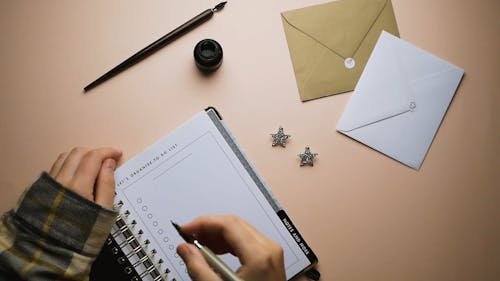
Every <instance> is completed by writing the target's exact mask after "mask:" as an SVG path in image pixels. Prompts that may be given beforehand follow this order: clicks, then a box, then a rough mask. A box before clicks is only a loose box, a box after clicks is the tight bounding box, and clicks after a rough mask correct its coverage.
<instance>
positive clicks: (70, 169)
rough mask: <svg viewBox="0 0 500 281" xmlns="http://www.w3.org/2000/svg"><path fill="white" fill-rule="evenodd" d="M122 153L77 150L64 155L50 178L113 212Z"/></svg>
mask: <svg viewBox="0 0 500 281" xmlns="http://www.w3.org/2000/svg"><path fill="white" fill-rule="evenodd" d="M121 155H122V152H121V151H119V150H116V149H114V148H99V149H89V148H83V147H76V148H73V149H72V150H71V151H70V152H69V153H62V154H60V155H59V157H58V158H57V160H56V161H55V162H54V164H53V165H52V168H51V169H50V172H49V175H50V176H51V177H52V178H53V179H55V180H56V181H58V182H59V183H60V184H62V185H63V186H65V187H67V188H69V189H71V190H73V191H75V192H76V193H78V194H79V195H81V196H83V197H85V198H87V199H88V200H90V201H93V202H95V203H97V204H99V205H101V206H102V207H105V208H108V209H111V208H112V206H113V199H114V197H115V179H114V170H115V168H116V162H117V161H118V159H119V158H120V157H121Z"/></svg>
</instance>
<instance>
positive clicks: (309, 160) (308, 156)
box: [298, 146, 318, 166]
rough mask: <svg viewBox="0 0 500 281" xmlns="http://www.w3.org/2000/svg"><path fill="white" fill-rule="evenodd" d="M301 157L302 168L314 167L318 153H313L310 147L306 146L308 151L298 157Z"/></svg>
mask: <svg viewBox="0 0 500 281" xmlns="http://www.w3.org/2000/svg"><path fill="white" fill-rule="evenodd" d="M298 156H299V157H300V166H305V165H309V166H314V163H313V161H314V157H316V156H318V153H311V149H310V148H309V146H306V151H304V153H300V154H299V155H298Z"/></svg>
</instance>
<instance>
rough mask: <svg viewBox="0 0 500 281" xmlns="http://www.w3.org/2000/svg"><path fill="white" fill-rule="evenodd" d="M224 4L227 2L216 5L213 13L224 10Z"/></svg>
mask: <svg viewBox="0 0 500 281" xmlns="http://www.w3.org/2000/svg"><path fill="white" fill-rule="evenodd" d="M226 3H227V1H224V2H221V3H219V4H217V5H215V7H214V8H213V9H212V11H213V12H217V11H220V10H222V9H223V8H224V6H226Z"/></svg>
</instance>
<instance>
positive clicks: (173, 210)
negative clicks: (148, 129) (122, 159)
mask: <svg viewBox="0 0 500 281" xmlns="http://www.w3.org/2000/svg"><path fill="white" fill-rule="evenodd" d="M115 180H116V192H117V196H116V199H115V200H116V201H117V202H118V201H120V200H121V201H122V202H123V204H124V205H123V207H122V210H129V211H130V213H131V214H130V218H129V220H131V219H134V220H136V222H137V225H136V227H135V228H136V229H142V230H143V232H144V234H143V239H142V240H144V239H146V238H147V239H149V240H150V242H151V243H150V245H149V246H148V249H149V250H151V249H156V251H157V254H156V259H159V258H161V259H162V260H163V261H164V263H163V265H162V268H163V270H164V269H165V268H169V269H170V271H171V273H170V274H169V279H168V280H172V279H173V278H175V279H176V280H177V281H179V280H186V281H187V280H191V279H190V278H189V276H188V274H187V271H186V266H185V264H184V262H183V261H182V259H181V258H180V257H179V256H178V255H177V253H176V247H177V245H179V244H180V243H183V242H184V241H183V240H182V238H181V237H180V236H179V235H178V234H177V232H176V230H175V229H174V228H173V226H172V225H171V223H170V220H173V221H175V222H177V223H180V224H184V223H187V222H189V221H191V220H193V219H194V218H196V217H198V216H200V215H207V214H231V215H237V216H240V217H241V218H243V219H244V220H246V221H248V222H249V223H250V224H252V225H254V226H255V227H256V228H257V229H258V230H259V231H261V232H262V233H264V234H265V235H266V236H267V237H269V238H271V239H272V240H274V241H276V242H277V243H279V244H280V245H281V246H282V247H283V250H284V255H285V268H286V271H287V278H291V277H292V276H294V275H296V274H297V273H298V272H300V271H301V270H303V269H304V268H305V267H307V266H308V265H309V264H310V262H309V260H308V259H307V257H306V256H305V255H304V253H303V252H302V250H301V249H300V248H299V246H298V245H297V243H296V242H295V241H294V239H293V237H292V236H291V235H290V234H289V232H288V230H287V229H286V228H285V226H284V225H283V223H282V222H281V221H280V219H279V218H278V216H277V215H276V212H275V210H273V208H272V206H271V205H270V203H269V202H268V201H267V199H266V198H265V196H264V195H263V194H262V192H260V190H259V188H258V187H257V185H256V183H255V182H254V181H253V180H252V178H251V177H250V175H249V174H248V172H247V171H246V170H245V168H244V167H243V165H242V164H241V162H240V161H239V160H238V158H237V157H236V156H235V154H234V152H233V151H232V150H231V148H230V147H229V146H228V144H227V143H226V141H225V140H224V138H223V137H222V135H221V134H220V132H219V130H218V129H217V128H216V126H215V125H214V123H213V122H212V121H211V120H210V118H209V116H208V115H207V113H206V112H201V113H199V114H197V115H196V116H194V117H193V118H192V119H191V120H189V121H188V122H186V123H185V124H184V125H182V126H181V127H179V128H177V129H176V130H174V131H173V132H171V133H170V134H168V135H167V136H165V137H164V138H162V139H161V140H160V141H158V142H157V143H156V144H154V145H152V146H151V147H149V148H147V149H146V150H144V151H143V152H142V153H140V154H139V155H137V156H136V157H134V158H132V159H131V160H129V161H127V162H126V163H125V164H124V165H123V166H121V167H120V168H118V169H117V171H116V172H115ZM118 242H120V241H118ZM124 251H125V252H127V249H124ZM222 259H223V260H224V261H225V262H226V263H228V265H229V266H230V267H232V268H233V269H237V268H238V267H239V262H238V260H237V259H236V258H235V257H233V256H231V255H229V254H227V255H224V256H222ZM132 262H134V259H132ZM138 271H141V269H139V270H138ZM139 273H140V272H139ZM146 280H148V279H146Z"/></svg>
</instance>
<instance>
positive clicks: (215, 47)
mask: <svg viewBox="0 0 500 281" xmlns="http://www.w3.org/2000/svg"><path fill="white" fill-rule="evenodd" d="M194 60H195V62H196V66H197V67H198V69H200V70H201V71H203V72H212V71H215V70H217V69H218V68H219V67H220V65H221V64H222V47H221V45H220V44H219V43H217V41H215V40H212V39H203V40H201V41H200V42H198V44H196V46H195V47H194Z"/></svg>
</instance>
